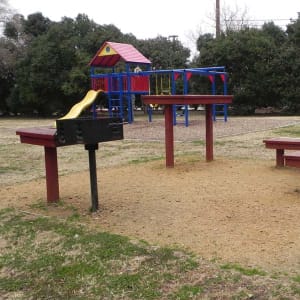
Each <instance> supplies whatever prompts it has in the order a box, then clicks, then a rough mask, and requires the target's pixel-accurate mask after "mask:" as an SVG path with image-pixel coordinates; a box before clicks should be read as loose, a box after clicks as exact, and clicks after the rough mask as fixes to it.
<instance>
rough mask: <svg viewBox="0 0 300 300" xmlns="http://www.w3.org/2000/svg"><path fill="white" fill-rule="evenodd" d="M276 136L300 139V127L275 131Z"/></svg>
mask: <svg viewBox="0 0 300 300" xmlns="http://www.w3.org/2000/svg"><path fill="white" fill-rule="evenodd" d="M273 132H274V134H276V135H281V136H283V135H284V136H291V137H300V125H293V126H286V127H281V128H279V129H276V130H273Z"/></svg>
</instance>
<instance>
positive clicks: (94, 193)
mask: <svg viewBox="0 0 300 300" xmlns="http://www.w3.org/2000/svg"><path fill="white" fill-rule="evenodd" d="M84 147H85V150H88V151H89V167H90V185H91V200H92V207H91V211H92V212H95V211H97V210H98V209H99V203H98V187H97V167H96V153H95V150H98V144H90V145H84Z"/></svg>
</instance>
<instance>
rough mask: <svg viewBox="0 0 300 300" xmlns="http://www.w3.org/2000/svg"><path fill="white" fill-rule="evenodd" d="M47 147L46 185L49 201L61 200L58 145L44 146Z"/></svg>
mask: <svg viewBox="0 0 300 300" xmlns="http://www.w3.org/2000/svg"><path fill="white" fill-rule="evenodd" d="M44 149H45V168H46V187H47V201H48V203H51V202H57V201H58V200H59V184H58V166H57V151H56V147H44Z"/></svg>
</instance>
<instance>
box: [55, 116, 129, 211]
mask: <svg viewBox="0 0 300 300" xmlns="http://www.w3.org/2000/svg"><path fill="white" fill-rule="evenodd" d="M56 129H57V131H56V135H57V137H56V138H57V142H58V144H59V146H68V145H74V144H84V145H85V149H86V150H88V152H89V169H90V184H91V200H92V207H91V210H92V211H97V210H98V208H99V203H98V188H97V166H96V154H95V150H98V143H102V142H108V141H115V140H122V139H123V122H122V119H121V118H99V119H91V118H75V119H61V120H57V121H56Z"/></svg>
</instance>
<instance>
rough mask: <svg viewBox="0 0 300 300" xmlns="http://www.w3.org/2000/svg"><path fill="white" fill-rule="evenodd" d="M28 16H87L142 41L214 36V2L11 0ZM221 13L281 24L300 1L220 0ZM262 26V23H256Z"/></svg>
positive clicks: (294, 14)
mask: <svg viewBox="0 0 300 300" xmlns="http://www.w3.org/2000/svg"><path fill="white" fill-rule="evenodd" d="M8 2H9V4H10V6H11V7H12V8H13V9H15V10H16V11H17V12H18V13H21V14H22V15H24V16H25V17H27V15H29V14H32V13H35V12H41V13H42V14H43V15H44V16H45V17H48V18H49V19H50V20H52V21H60V20H61V17H63V16H67V17H71V18H75V17H76V16H77V15H78V14H79V13H84V14H86V15H88V17H89V18H90V19H92V20H94V21H95V22H96V23H98V24H100V25H103V24H114V25H115V26H117V27H118V28H119V29H120V30H121V31H122V32H123V33H132V34H133V35H135V36H136V37H137V38H139V39H147V38H155V37H157V36H158V35H162V36H165V37H168V36H170V35H178V38H179V39H180V40H181V41H182V42H183V43H184V44H185V45H186V46H190V45H189V44H191V43H193V42H194V41H193V36H196V35H197V34H198V33H200V32H201V33H207V32H211V33H214V32H215V29H214V25H215V24H214V21H213V20H214V15H215V3H216V1H215V0H185V1H182V0H150V1H147V0H126V1H125V0H102V1H101V0H76V1H71V0H50V1H48V0H44V1H43V0H8ZM220 4H221V10H222V9H227V11H228V9H229V11H236V9H237V8H238V11H240V12H241V13H242V12H244V11H246V12H247V14H246V16H247V19H251V20H271V19H272V20H274V21H275V23H276V24H278V25H284V24H287V23H288V20H289V19H296V18H297V16H298V14H297V12H300V1H299V0H285V1H271V0H239V1H237V0H220ZM256 23H257V24H261V22H256Z"/></svg>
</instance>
